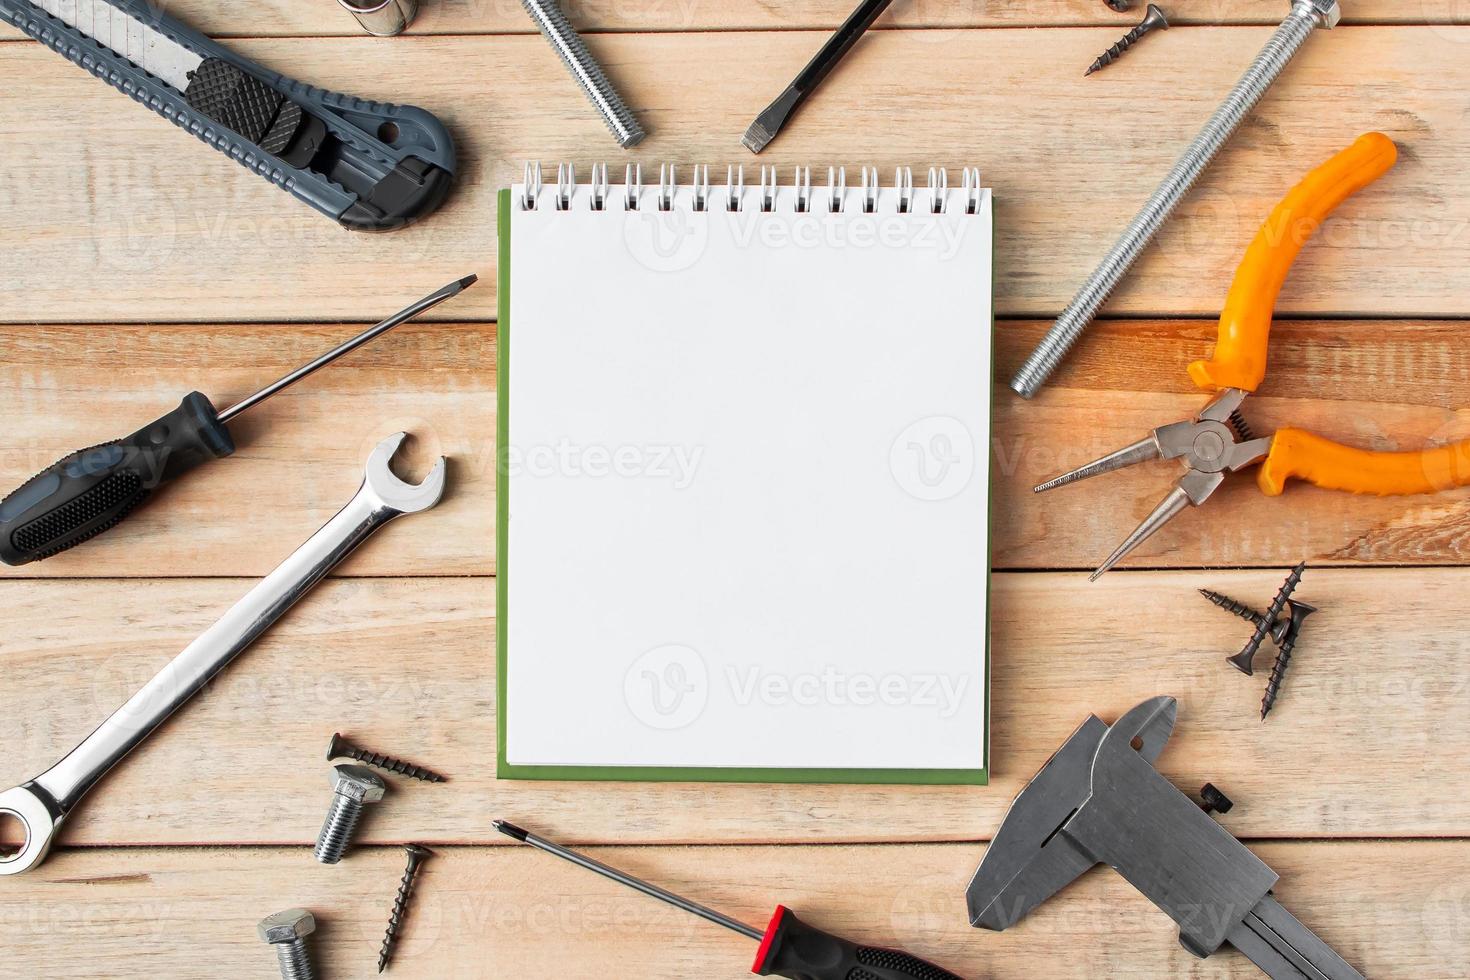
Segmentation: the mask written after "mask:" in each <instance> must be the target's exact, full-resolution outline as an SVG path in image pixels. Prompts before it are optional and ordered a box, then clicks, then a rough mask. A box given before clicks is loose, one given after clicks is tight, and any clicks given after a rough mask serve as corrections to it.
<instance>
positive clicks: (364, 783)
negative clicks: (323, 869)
mask: <svg viewBox="0 0 1470 980" xmlns="http://www.w3.org/2000/svg"><path fill="white" fill-rule="evenodd" d="M387 792H388V787H387V786H386V785H384V783H383V781H382V780H381V779H379V778H378V777H377V776H376V775H375V774H374V773H373V772H372V770H370V769H366V768H364V767H362V766H337V767H336V768H335V769H333V770H332V808H331V809H330V810H328V811H327V819H326V822H325V823H323V824H322V832H321V833H320V834H317V837H316V851H315V853H316V859H317V860H318V861H320V862H321V863H322V864H336V863H337V862H338V861H340V860H342V855H343V854H344V853H346V851H347V845H348V844H351V843H352V834H353V832H354V831H355V830H357V821H358V820H359V819H361V817H362V808H363V807H364V806H365V805H367V804H369V803H376V802H378V801H379V800H381V799H382V798H383V795H384V794H385V793H387Z"/></svg>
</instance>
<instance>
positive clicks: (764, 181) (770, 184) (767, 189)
mask: <svg viewBox="0 0 1470 980" xmlns="http://www.w3.org/2000/svg"><path fill="white" fill-rule="evenodd" d="M780 182H781V178H780V176H778V175H777V173H776V168H775V167H774V166H771V167H768V166H766V165H765V164H761V210H762V211H765V212H771V211H774V210H776V185H777V184H779V183H780Z"/></svg>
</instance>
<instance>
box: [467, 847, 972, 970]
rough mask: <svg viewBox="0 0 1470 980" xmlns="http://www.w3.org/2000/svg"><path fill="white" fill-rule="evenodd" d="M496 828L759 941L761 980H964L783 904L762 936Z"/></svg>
mask: <svg viewBox="0 0 1470 980" xmlns="http://www.w3.org/2000/svg"><path fill="white" fill-rule="evenodd" d="M493 826H494V827H495V829H496V830H498V831H500V832H501V833H502V834H504V835H506V836H507V837H513V838H515V839H516V840H518V841H520V842H522V843H524V844H530V845H531V846H532V847H536V848H539V849H541V850H543V851H545V852H546V853H548V854H555V855H556V856H557V857H559V858H562V859H563V860H567V861H570V862H572V863H573V864H575V865H578V866H580V867H583V868H586V869H587V870H588V871H594V872H596V873H597V874H600V875H602V876H603V877H604V878H611V879H612V880H613V881H616V882H618V883H619V884H622V885H627V886H628V887H629V888H632V889H634V890H636V891H640V892H642V893H643V894H645V895H648V896H649V897H651V898H656V899H658V900H659V901H661V902H667V903H668V904H670V905H672V906H674V907H675V908H679V909H683V910H684V911H685V912H689V913H692V914H694V915H697V916H699V917H700V918H701V919H705V920H707V921H709V922H713V923H715V924H716V925H721V926H724V927H725V928H726V929H729V930H731V931H733V932H738V933H740V935H742V936H745V937H746V938H748V939H753V940H755V941H756V942H758V943H760V949H759V951H758V952H757V953H756V954H755V965H754V966H752V967H751V968H750V972H751V973H754V974H755V975H756V976H760V977H788V978H790V980H963V978H961V977H960V976H958V975H957V974H954V973H950V972H949V971H948V970H944V969H941V968H940V967H937V966H935V965H934V964H933V963H929V962H927V961H925V960H921V959H919V958H918V957H917V956H914V955H912V954H910V953H905V952H904V951H903V950H901V949H887V948H884V947H882V946H863V945H860V944H858V943H854V942H851V941H849V940H846V939H842V938H841V937H839V936H834V935H832V934H831V933H828V932H823V931H822V930H820V929H816V928H813V927H812V926H809V925H807V924H806V923H805V922H802V921H801V920H800V919H798V918H797V917H796V915H795V913H793V912H792V911H791V910H789V909H788V908H786V906H784V905H778V906H776V913H775V915H773V916H771V924H770V925H768V926H767V927H766V931H765V932H761V931H760V930H759V929H757V928H755V927H754V926H748V925H746V924H745V923H743V922H740V921H738V920H736V919H732V918H730V917H729V916H726V915H723V914H721V913H719V912H716V911H715V910H714V909H711V908H706V907H705V906H703V905H699V904H698V903H696V902H691V901H690V900H689V899H687V898H682V897H680V896H678V895H675V894H674V893H673V892H669V891H665V890H664V889H662V888H660V887H658V886H657V885H651V884H649V883H648V882H646V881H643V880H642V879H641V878H634V877H633V876H632V875H630V874H625V873H624V872H622V871H619V870H617V869H616V868H610V867H608V866H607V865H605V864H603V863H602V862H601V861H594V860H592V858H590V857H587V856H586V855H585V854H578V853H577V852H576V851H572V850H568V849H567V848H565V847H562V846H561V845H560V844H554V843H552V842H551V841H549V840H547V839H546V838H544V837H538V836H536V835H535V834H533V833H530V832H529V831H525V830H522V829H521V828H520V827H517V826H516V825H515V824H513V823H507V822H506V821H504V820H496V821H493Z"/></svg>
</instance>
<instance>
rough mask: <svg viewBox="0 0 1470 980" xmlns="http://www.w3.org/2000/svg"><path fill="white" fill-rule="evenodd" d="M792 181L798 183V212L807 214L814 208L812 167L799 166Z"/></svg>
mask: <svg viewBox="0 0 1470 980" xmlns="http://www.w3.org/2000/svg"><path fill="white" fill-rule="evenodd" d="M792 183H793V184H795V185H796V210H797V213H798V214H806V213H808V212H809V211H811V209H812V168H811V167H797V168H796V177H795V178H794V179H793V180H792Z"/></svg>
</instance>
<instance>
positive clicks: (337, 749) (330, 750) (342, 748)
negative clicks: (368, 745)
mask: <svg viewBox="0 0 1470 980" xmlns="http://www.w3.org/2000/svg"><path fill="white" fill-rule="evenodd" d="M333 759H351V760H353V761H354V762H361V763H362V764H363V765H365V766H373V767H374V768H377V769H382V770H384V771H385V772H396V773H398V774H399V775H400V776H408V777H410V778H412V779H421V780H423V781H424V782H426V783H442V782H445V779H444V777H443V776H441V775H439V774H438V773H437V772H434V771H433V770H432V769H425V768H424V767H423V766H416V765H414V764H413V763H411V762H404V761H403V760H402V759H395V758H393V757H392V756H391V755H382V754H381V753H378V752H369V751H368V750H367V749H364V748H359V747H358V746H356V745H353V744H352V743H351V742H349V741H347V739H345V738H343V737H342V735H341V733H337V734H334V735H333V736H332V744H331V745H328V746H327V761H328V762H330V761H332V760H333Z"/></svg>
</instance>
